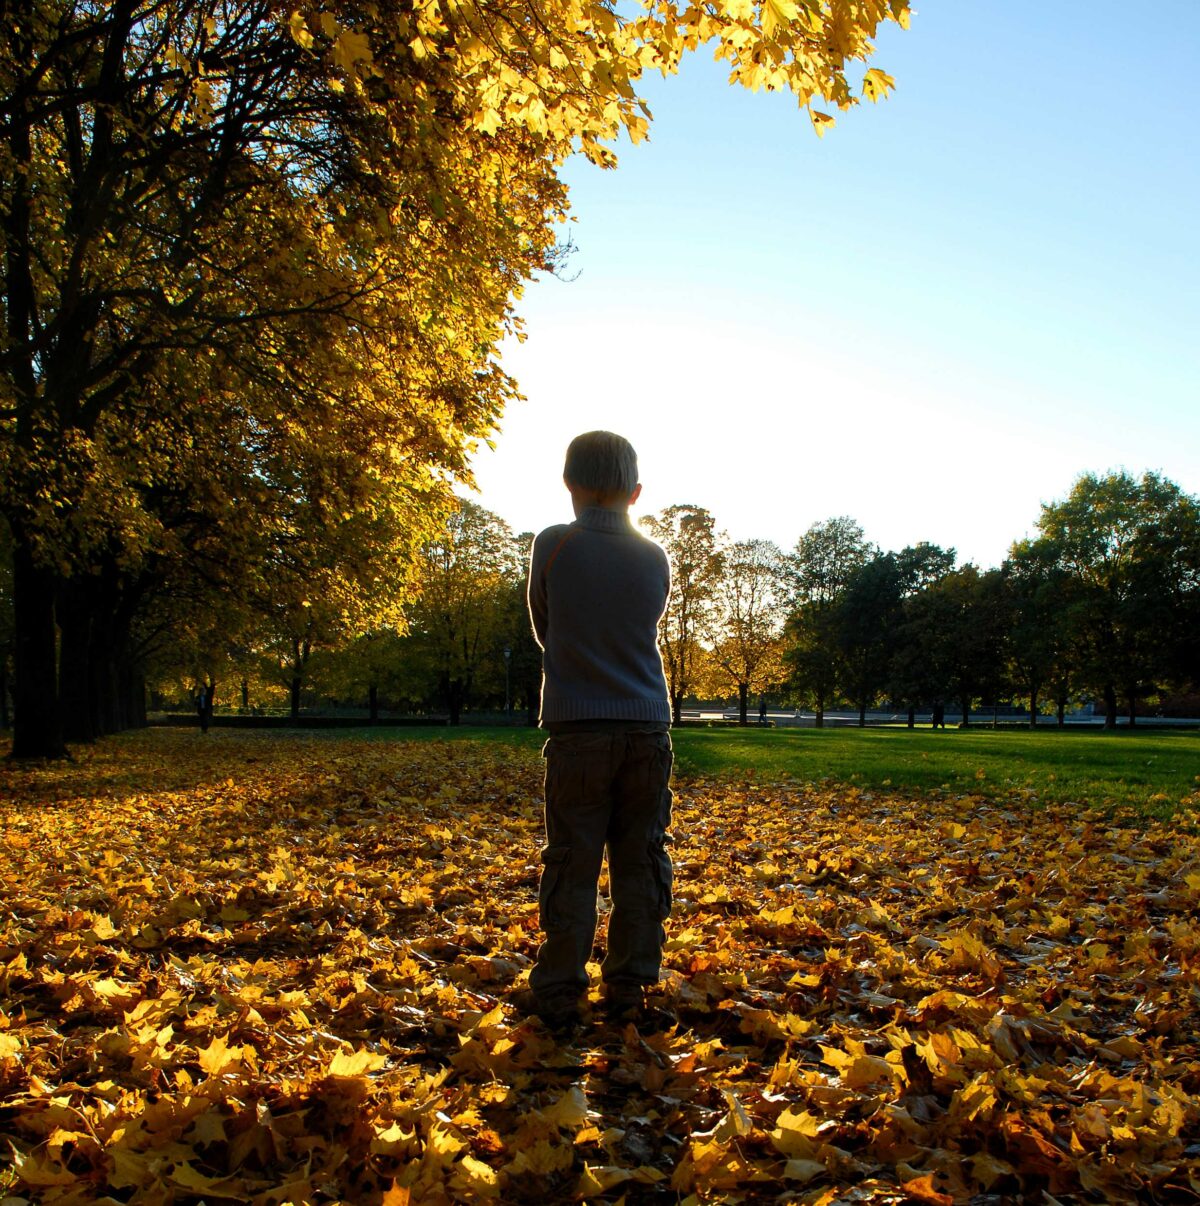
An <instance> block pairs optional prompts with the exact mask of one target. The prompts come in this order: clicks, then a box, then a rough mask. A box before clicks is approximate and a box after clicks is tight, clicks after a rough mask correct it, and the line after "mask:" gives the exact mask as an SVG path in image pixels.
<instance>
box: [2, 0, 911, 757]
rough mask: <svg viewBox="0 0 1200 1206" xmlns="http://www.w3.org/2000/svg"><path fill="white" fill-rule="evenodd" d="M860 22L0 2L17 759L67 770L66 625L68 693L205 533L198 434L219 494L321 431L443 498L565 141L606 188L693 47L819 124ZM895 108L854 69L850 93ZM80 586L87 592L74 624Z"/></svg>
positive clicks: (764, 11)
mask: <svg viewBox="0 0 1200 1206" xmlns="http://www.w3.org/2000/svg"><path fill="white" fill-rule="evenodd" d="M884 21H895V22H898V23H900V24H903V25H907V22H908V4H907V0H877V2H873V3H870V4H856V5H852V6H847V5H844V4H840V3H831V2H830V3H821V4H816V5H807V6H798V5H795V4H793V3H791V0H784V2H781V3H775V2H772V3H770V4H765V5H762V6H761V7H756V6H753V5H750V6H741V7H737V6H733V7H729V6H727V7H724V8H720V7H718V8H711V9H710V8H698V7H694V6H693V7H690V8H685V9H680V8H678V7H676V6H675V5H674V4H672V3H669V2H658V0H656V2H654V3H651V4H650V5H649V6H648V7H646V8H645V9H643V10H640V11H639V12H637V13H636V14H635V15H633V16H631V17H629V18H626V17H624V16H622V15H619V14H617V13H616V12H614V11H613V9H612V8H610V7H609V6H608V5H607V4H603V3H591V2H587V0H554V3H544V2H543V0H491V2H489V3H486V4H485V5H484V6H483V7H467V8H462V7H459V6H449V7H446V6H440V5H425V4H421V5H416V4H408V3H400V4H395V5H386V6H371V5H368V6H362V5H358V4H352V3H349V2H348V0H331V2H330V3H329V4H325V5H322V6H321V7H320V8H317V7H315V6H309V5H307V4H303V5H301V6H300V7H297V8H294V9H293V8H290V7H288V6H283V7H278V6H272V5H268V4H265V3H263V2H262V0H219V2H218V0H116V2H115V3H101V2H100V0H80V2H79V3H74V4H70V5H63V4H62V3H60V2H59V0H15V2H14V3H13V4H12V5H10V6H9V7H8V9H7V10H6V20H5V21H4V22H2V23H0V182H2V184H0V241H2V242H3V246H4V255H3V281H2V290H0V295H2V305H3V312H4V313H3V321H4V323H5V328H6V329H5V335H6V339H5V344H4V350H3V353H2V354H0V365H2V368H3V374H2V377H0V465H2V467H3V468H2V476H0V514H3V516H4V517H5V518H6V519H7V521H8V523H9V525H10V527H11V530H12V535H13V541H14V551H13V573H14V608H15V626H16V635H15V663H16V680H17V694H18V701H17V702H18V710H17V727H16V732H15V737H14V754H15V755H16V756H19V757H38V756H59V755H61V754H63V753H64V752H65V751H64V746H63V741H62V724H61V707H60V704H61V697H60V684H59V681H58V676H57V672H56V671H57V665H56V657H57V637H58V633H57V629H58V627H59V626H60V624H62V625H63V626H64V640H65V642H66V644H67V647H68V649H69V652H70V654H71V656H70V665H69V670H68V680H69V681H68V683H67V685H66V689H67V694H68V698H72V693H74V697H75V698H77V697H78V696H79V695H80V694H81V692H82V687H81V684H82V683H83V682H84V681H85V679H87V680H88V681H90V680H91V678H92V677H93V669H92V668H93V667H98V668H99V671H100V673H101V677H109V678H111V675H112V671H113V667H112V665H111V662H112V659H111V658H110V657H109V656H108V651H111V650H112V649H114V648H118V647H120V646H122V645H124V646H126V648H125V650H124V653H129V652H131V651H132V646H130V645H129V641H128V638H129V629H130V628H131V626H132V625H133V623H134V619H133V617H135V616H136V615H137V613H138V612H139V610H144V608H145V607H146V606H147V600H148V597H149V595H150V593H151V592H152V591H154V590H156V589H158V587H159V584H160V583H161V582H162V581H163V579H164V578H165V577H166V576H167V575H168V573H169V570H168V569H166V568H164V563H165V562H166V561H168V560H169V559H170V558H171V557H172V556H175V555H178V554H179V551H180V549H181V548H186V547H187V532H188V530H189V529H190V528H191V527H192V526H193V520H197V519H198V518H199V517H200V516H202V515H203V509H202V508H200V509H199V511H200V516H190V515H189V513H188V512H187V510H186V508H185V509H182V510H181V509H180V508H179V507H178V506H177V505H176V503H177V501H178V500H177V499H176V498H175V485H174V480H173V474H172V467H173V466H174V465H175V464H176V462H177V460H179V459H186V458H187V457H188V456H189V449H190V447H191V446H190V445H189V440H190V439H191V431H192V427H193V426H195V425H196V423H197V421H198V420H197V416H200V419H199V422H200V423H201V425H202V426H204V425H205V424H204V420H205V419H207V420H208V421H209V423H208V425H209V426H211V429H212V430H215V431H217V432H224V433H225V438H224V440H222V441H218V442H216V443H213V444H210V445H209V448H210V453H211V455H212V456H213V458H214V460H213V463H212V464H211V465H209V466H207V467H206V469H207V473H209V474H212V475H213V476H214V477H215V478H216V479H217V480H220V481H226V480H227V479H235V478H237V476H238V475H237V472H236V466H237V465H238V464H239V463H240V461H241V459H242V458H244V457H245V456H247V455H248V456H249V458H250V460H251V461H253V460H254V459H255V457H256V456H257V455H258V454H259V452H260V451H261V450H262V449H263V448H264V447H270V446H272V445H275V444H277V445H279V446H288V445H289V444H292V443H295V442H296V441H297V440H298V439H302V438H307V439H308V440H309V441H310V442H311V444H312V446H313V451H316V452H320V451H324V452H332V451H334V450H336V449H337V447H338V446H339V441H340V439H341V435H342V426H343V419H344V417H345V416H346V415H358V416H360V417H361V416H363V415H366V414H368V413H369V415H370V417H371V419H372V420H373V424H374V430H375V432H376V436H377V439H376V441H375V443H374V444H373V445H372V446H371V449H370V451H371V453H372V457H371V461H370V472H371V473H373V474H374V475H375V476H376V478H377V480H378V482H379V483H380V484H381V485H382V486H384V487H388V488H391V489H395V490H398V491H401V492H403V491H404V490H406V489H410V488H423V489H425V490H428V491H432V492H438V491H441V492H442V494H443V495H445V494H446V493H447V492H448V491H449V488H450V481H451V479H452V478H453V477H454V476H455V475H458V476H462V475H463V474H464V471H465V457H466V454H467V451H468V450H469V448H470V446H471V443H472V441H473V440H474V439H476V438H480V437H485V436H487V434H488V433H489V432H490V431H491V430H493V429H494V427H495V424H496V422H497V420H498V418H499V415H500V413H501V411H502V409H503V406H504V404H505V402H506V401H507V400H508V399H509V398H510V397H511V396H513V393H514V386H513V383H512V382H510V381H509V380H508V378H507V377H505V375H504V374H503V373H502V372H501V371H500V369H499V367H498V365H497V362H496V358H495V356H494V349H495V347H496V344H497V342H498V341H499V339H500V338H501V337H502V336H503V334H504V333H505V332H506V330H511V329H514V319H513V312H512V305H513V301H514V298H515V297H517V296H518V295H519V293H520V289H521V285H522V282H523V281H524V280H525V279H527V278H528V277H529V276H530V275H531V274H532V273H533V272H534V271H536V270H538V269H541V268H545V267H547V266H549V265H551V264H552V262H553V255H554V250H553V249H554V229H555V226H556V223H557V222H559V221H560V220H562V219H563V217H564V215H565V205H566V200H565V198H566V194H565V188H564V186H563V184H562V182H561V180H560V179H559V175H558V172H559V168H560V166H561V164H562V163H563V162H564V161H565V160H566V159H567V158H568V157H569V155H571V154H572V153H573V152H574V151H576V150H582V152H583V153H584V154H585V155H587V156H588V157H589V158H591V159H592V160H594V161H595V162H598V163H601V164H604V165H611V164H613V163H615V156H614V154H613V152H612V150H611V149H610V147H608V146H607V145H605V144H606V143H607V142H609V141H611V140H612V139H613V138H615V137H616V136H617V135H618V134H619V133H620V132H621V131H622V130H624V131H626V132H627V133H628V134H629V135H630V137H631V138H633V139H640V138H641V137H643V136H644V135H645V132H646V123H647V119H646V116H645V115H644V113H643V111H642V110H643V108H644V106H642V105H641V104H640V102H639V99H638V97H637V95H636V91H635V87H634V85H635V83H636V81H637V79H638V77H639V76H640V74H641V72H643V71H645V70H662V71H664V72H670V71H674V70H675V69H676V68H677V65H678V62H679V59H680V57H681V55H682V53H683V52H684V51H685V50H688V49H694V48H695V47H696V46H698V45H699V44H700V43H701V42H709V41H714V42H715V44H716V48H717V54H718V56H719V57H722V58H724V59H725V60H727V61H728V62H729V63H730V65H731V74H732V78H734V79H735V80H737V81H739V82H741V83H743V84H744V85H746V86H749V87H752V88H758V87H766V88H780V87H786V88H790V89H791V90H792V91H793V92H794V93H795V94H796V95H797V96H798V98H799V100H800V102H801V103H802V104H804V105H806V106H807V107H808V108H809V112H810V116H811V118H812V121H813V123H814V125H815V126H816V128H817V129H818V131H821V130H823V129H824V127H825V126H826V125H828V124H829V122H830V120H831V119H830V117H829V116H828V114H826V113H825V112H823V111H821V110H820V109H818V108H816V107H815V106H814V102H817V103H819V102H820V101H821V99H822V98H824V100H826V101H828V102H829V103H830V104H831V105H833V106H836V107H841V108H845V107H848V106H849V105H851V104H854V103H856V101H857V97H856V96H855V94H854V93H853V91H852V89H851V85H850V81H849V78H848V75H849V68H850V66H851V65H852V64H853V63H854V62H855V61H862V60H865V59H867V58H868V57H869V56H870V54H871V53H872V49H873V48H872V41H871V39H872V38H873V36H874V35H875V32H876V30H877V28H878V26H879V25H880V24H881V23H882V22H884ZM890 87H891V80H890V78H889V77H888V76H887V75H886V74H885V73H884V72H883V71H881V70H879V69H878V68H871V69H870V70H868V71H867V72H866V74H865V76H864V78H863V82H862V88H861V92H862V95H864V96H866V97H867V98H869V99H872V100H874V99H878V98H879V97H880V96H882V95H884V94H886V92H887V91H888V90H889V88H890ZM230 459H231V460H232V462H233V464H227V463H226V462H227V460H230ZM251 474H253V470H251ZM193 480H196V479H193ZM243 480H248V481H251V482H252V480H253V479H252V476H251V478H249V479H243ZM315 480H316V482H317V484H318V486H319V487H322V488H323V486H324V484H325V482H324V480H323V479H322V478H321V477H320V475H318V477H317V478H316V479H315ZM330 503H331V506H332V507H333V509H336V503H337V500H333V499H331V500H330ZM362 505H367V504H362ZM252 518H253V517H252V515H251V516H250V517H248V518H247V522H252ZM429 530H430V526H429V524H428V523H427V524H426V525H424V527H423V529H422V530H420V531H415V532H414V534H415V535H416V536H418V537H420V536H421V535H425V534H427V533H428V531H429ZM95 574H100V575H101V576H103V575H106V574H107V576H108V577H107V586H106V588H105V590H104V591H102V592H100V593H99V594H98V595H96V599H97V604H96V607H95V608H92V607H84V606H83V605H82V603H81V602H80V600H81V599H82V598H83V597H84V594H85V593H86V592H84V591H83V589H82V587H83V585H84V584H88V583H90V582H91V580H92V577H93V575H95ZM68 629H69V630H70V633H67V632H66V631H65V630H68ZM101 655H103V656H101ZM101 685H102V686H104V687H105V690H106V691H107V686H106V685H105V684H101ZM90 690H91V688H89V691H90ZM128 710H129V709H128V708H127V709H126V711H128ZM111 719H112V721H113V722H114V723H120V717H119V716H114V717H112V718H111ZM106 723H107V721H106Z"/></svg>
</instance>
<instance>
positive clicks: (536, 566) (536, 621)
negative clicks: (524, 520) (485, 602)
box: [528, 532, 550, 649]
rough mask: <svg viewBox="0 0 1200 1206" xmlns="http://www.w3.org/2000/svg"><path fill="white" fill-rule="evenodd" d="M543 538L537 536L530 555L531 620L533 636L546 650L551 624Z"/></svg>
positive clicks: (529, 595)
mask: <svg viewBox="0 0 1200 1206" xmlns="http://www.w3.org/2000/svg"><path fill="white" fill-rule="evenodd" d="M543 536H545V533H544V532H543V533H542V535H541V536H537V537H535V539H534V542H533V549H532V550H531V552H530V554H529V591H528V602H529V619H530V621H531V622H532V623H533V635H534V636H535V637H536V638H537V643H538V644H539V645H540V646H541V647H542V648H543V649H545V648H546V629H547V627H548V624H549V619H550V616H549V611H548V609H547V605H546V575H545V567H546V553H545V541H544V540H543V539H542V537H543Z"/></svg>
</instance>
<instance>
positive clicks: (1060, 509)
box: [1029, 471, 1200, 728]
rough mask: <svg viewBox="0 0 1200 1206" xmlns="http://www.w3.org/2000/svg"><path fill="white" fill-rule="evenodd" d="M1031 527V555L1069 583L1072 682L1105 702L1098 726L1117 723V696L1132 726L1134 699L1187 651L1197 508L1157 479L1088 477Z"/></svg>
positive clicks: (1198, 559) (1199, 527)
mask: <svg viewBox="0 0 1200 1206" xmlns="http://www.w3.org/2000/svg"><path fill="white" fill-rule="evenodd" d="M1037 526H1038V529H1039V535H1038V537H1037V538H1036V540H1035V541H1034V542H1033V545H1032V547H1031V549H1030V552H1029V555H1030V556H1035V555H1036V556H1037V557H1038V558H1040V559H1043V560H1044V562H1045V563H1046V564H1047V565H1049V566H1051V567H1054V568H1055V569H1056V570H1058V571H1059V572H1061V573H1062V574H1064V575H1065V576H1066V579H1067V582H1068V583H1069V589H1070V595H1069V598H1070V605H1069V610H1068V614H1067V623H1068V625H1069V632H1070V634H1071V643H1072V647H1073V652H1074V655H1075V656H1076V658H1077V659H1078V665H1079V673H1080V676H1081V678H1082V680H1083V682H1084V684H1085V685H1086V686H1088V687H1089V688H1090V689H1092V690H1093V691H1095V692H1096V694H1098V695H1099V696H1100V697H1101V698H1102V699H1103V700H1104V712H1105V717H1104V723H1105V726H1106V727H1109V728H1111V727H1114V726H1115V725H1116V718H1117V701H1118V697H1120V698H1121V699H1123V700H1124V701H1125V704H1126V708H1127V711H1128V715H1129V723H1130V724H1133V723H1134V719H1135V716H1136V711H1137V701H1138V699H1139V698H1141V697H1143V696H1144V695H1146V694H1148V693H1150V692H1151V691H1153V690H1154V689H1155V688H1156V687H1157V686H1158V685H1159V684H1160V683H1163V682H1166V681H1168V680H1170V679H1171V678H1172V677H1176V676H1178V674H1179V670H1180V663H1179V659H1180V657H1181V655H1182V657H1183V658H1184V659H1185V661H1186V659H1187V657H1188V653H1187V651H1188V649H1189V648H1194V646H1192V645H1190V642H1192V641H1194V639H1195V638H1194V632H1192V631H1191V627H1192V626H1191V624H1190V623H1189V622H1188V621H1189V619H1191V618H1194V617H1195V615H1196V607H1197V599H1198V598H1200V504H1198V503H1197V500H1196V499H1194V498H1192V497H1191V496H1189V495H1186V494H1184V493H1183V492H1182V491H1181V490H1180V489H1179V487H1178V486H1176V485H1175V484H1174V483H1173V482H1170V481H1167V480H1166V479H1165V478H1163V477H1160V476H1159V475H1158V474H1156V473H1144V474H1143V475H1142V476H1141V478H1135V477H1133V476H1132V475H1131V474H1128V473H1125V472H1123V471H1122V472H1114V473H1109V474H1106V475H1105V476H1104V477H1097V476H1095V475H1094V474H1090V473H1089V474H1084V475H1083V476H1081V477H1080V478H1079V479H1078V480H1077V481H1076V482H1075V484H1074V486H1073V487H1072V489H1071V492H1070V494H1069V495H1068V496H1067V498H1065V499H1063V500H1062V501H1061V502H1057V503H1049V504H1045V505H1043V507H1042V514H1041V516H1040V518H1039V519H1038V524H1037ZM1192 665H1193V667H1194V662H1193V663H1192Z"/></svg>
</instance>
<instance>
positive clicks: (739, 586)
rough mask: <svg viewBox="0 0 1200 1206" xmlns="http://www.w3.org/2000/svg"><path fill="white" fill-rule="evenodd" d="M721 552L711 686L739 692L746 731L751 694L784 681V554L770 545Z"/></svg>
mask: <svg viewBox="0 0 1200 1206" xmlns="http://www.w3.org/2000/svg"><path fill="white" fill-rule="evenodd" d="M720 551H721V564H722V574H721V578H720V585H719V587H718V589H717V596H716V613H715V620H714V623H713V627H712V630H711V633H710V640H711V644H712V648H711V651H710V653H709V658H708V660H709V664H710V681H711V682H713V683H715V684H717V685H718V686H732V687H733V688H734V689H735V690H736V691H737V696H738V723H739V724H742V725H745V724H746V723H747V714H748V709H749V697H750V692H751V691H755V692H760V691H766V690H768V689H769V688H770V687H771V686H772V685H774V684H775V683H776V682H778V681H779V679H780V678H781V677H782V661H781V654H782V649H781V643H780V636H781V630H782V626H783V617H784V610H785V601H786V590H787V587H786V579H785V576H784V560H783V552H782V551H781V550H780V548H779V546H778V545H776V544H774V543H773V542H771V541H769V540H740V541H735V542H734V543H732V544H726V545H725V546H724V547H723V548H722V549H721V550H720Z"/></svg>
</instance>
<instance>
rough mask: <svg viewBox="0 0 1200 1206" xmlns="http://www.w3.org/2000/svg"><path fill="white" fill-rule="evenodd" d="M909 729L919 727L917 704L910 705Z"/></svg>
mask: <svg viewBox="0 0 1200 1206" xmlns="http://www.w3.org/2000/svg"><path fill="white" fill-rule="evenodd" d="M908 727H909V728H910V729H915V728H916V727H917V708H916V705H915V704H909V705H908Z"/></svg>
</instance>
